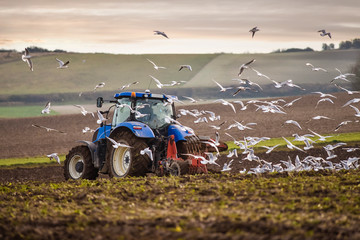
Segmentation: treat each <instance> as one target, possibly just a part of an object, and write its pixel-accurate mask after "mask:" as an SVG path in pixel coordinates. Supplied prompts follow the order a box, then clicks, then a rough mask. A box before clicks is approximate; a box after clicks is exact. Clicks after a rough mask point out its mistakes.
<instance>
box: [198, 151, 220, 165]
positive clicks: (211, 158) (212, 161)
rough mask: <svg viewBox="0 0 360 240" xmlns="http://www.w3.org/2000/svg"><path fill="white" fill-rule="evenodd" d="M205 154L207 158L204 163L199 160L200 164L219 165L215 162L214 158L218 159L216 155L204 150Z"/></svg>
mask: <svg viewBox="0 0 360 240" xmlns="http://www.w3.org/2000/svg"><path fill="white" fill-rule="evenodd" d="M205 154H206V155H207V156H208V157H209V160H208V161H207V162H206V163H205V162H203V161H201V163H202V164H215V165H217V166H219V167H220V165H219V164H218V163H217V162H215V161H216V160H218V158H217V156H214V154H213V153H207V152H206V153H205Z"/></svg>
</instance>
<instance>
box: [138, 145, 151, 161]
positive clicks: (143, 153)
mask: <svg viewBox="0 0 360 240" xmlns="http://www.w3.org/2000/svg"><path fill="white" fill-rule="evenodd" d="M140 154H141V155H145V154H146V155H148V156H149V158H150V160H151V161H154V157H153V152H152V151H151V150H150V148H149V147H147V148H145V149H143V150H140Z"/></svg>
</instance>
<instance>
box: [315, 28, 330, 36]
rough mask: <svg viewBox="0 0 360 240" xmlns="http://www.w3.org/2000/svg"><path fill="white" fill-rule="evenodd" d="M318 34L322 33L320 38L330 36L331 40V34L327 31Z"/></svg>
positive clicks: (320, 31) (323, 30)
mask: <svg viewBox="0 0 360 240" xmlns="http://www.w3.org/2000/svg"><path fill="white" fill-rule="evenodd" d="M318 32H319V33H320V36H322V37H325V36H326V35H328V36H329V38H331V33H329V32H326V31H325V29H321V30H319V31H318Z"/></svg>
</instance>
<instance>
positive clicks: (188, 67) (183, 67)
mask: <svg viewBox="0 0 360 240" xmlns="http://www.w3.org/2000/svg"><path fill="white" fill-rule="evenodd" d="M182 69H189V70H190V71H192V68H191V66H190V65H180V68H179V72H180V70H182Z"/></svg>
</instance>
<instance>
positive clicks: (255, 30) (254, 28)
mask: <svg viewBox="0 0 360 240" xmlns="http://www.w3.org/2000/svg"><path fill="white" fill-rule="evenodd" d="M257 31H260V29H259V28H258V27H253V28H252V29H250V31H249V32H252V35H251V37H252V38H253V37H254V35H255V33H256V32H257Z"/></svg>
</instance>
